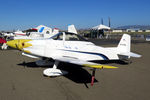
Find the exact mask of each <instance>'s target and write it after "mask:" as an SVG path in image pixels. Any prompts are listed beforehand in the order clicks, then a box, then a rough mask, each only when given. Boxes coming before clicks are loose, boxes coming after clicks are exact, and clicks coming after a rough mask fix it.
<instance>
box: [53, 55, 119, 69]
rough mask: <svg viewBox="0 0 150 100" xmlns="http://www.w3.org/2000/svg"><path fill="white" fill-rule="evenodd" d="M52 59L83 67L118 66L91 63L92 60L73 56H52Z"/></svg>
mask: <svg viewBox="0 0 150 100" xmlns="http://www.w3.org/2000/svg"><path fill="white" fill-rule="evenodd" d="M53 59H54V60H57V61H61V62H67V63H72V64H77V65H82V66H84V67H91V68H98V69H102V68H109V69H113V68H118V67H114V66H108V65H101V64H97V63H93V62H88V61H83V60H79V59H75V58H70V57H53Z"/></svg>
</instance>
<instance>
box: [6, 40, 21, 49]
mask: <svg viewBox="0 0 150 100" xmlns="http://www.w3.org/2000/svg"><path fill="white" fill-rule="evenodd" d="M6 44H7V45H8V46H10V47H12V48H17V45H18V41H17V40H11V41H7V43H6Z"/></svg>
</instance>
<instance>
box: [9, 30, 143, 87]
mask: <svg viewBox="0 0 150 100" xmlns="http://www.w3.org/2000/svg"><path fill="white" fill-rule="evenodd" d="M7 44H8V45H9V46H11V47H13V48H17V49H19V50H22V51H23V52H24V53H23V54H24V55H26V56H28V57H32V58H43V59H47V61H49V62H51V64H53V68H48V69H45V70H44V71H43V74H44V75H46V76H60V75H64V74H67V73H68V72H67V71H64V70H60V69H57V66H58V64H59V62H67V63H72V64H77V65H82V66H85V67H90V68H93V73H92V81H91V85H93V83H94V77H95V70H96V69H97V68H98V69H102V68H117V67H114V66H108V65H101V64H97V63H94V61H97V60H122V59H128V58H130V57H141V55H138V54H135V53H132V52H130V44H131V37H130V35H127V34H124V35H123V37H122V38H121V41H120V42H119V44H118V46H117V47H109V48H104V47H100V46H96V45H94V44H93V43H91V42H88V41H87V40H85V39H84V38H83V37H81V36H79V35H77V34H75V33H70V32H60V33H57V34H55V35H53V36H52V37H51V38H49V39H43V40H31V39H29V40H23V39H22V40H12V41H8V42H7ZM53 62H54V63H53ZM36 64H39V65H41V64H43V63H41V62H38V63H36Z"/></svg>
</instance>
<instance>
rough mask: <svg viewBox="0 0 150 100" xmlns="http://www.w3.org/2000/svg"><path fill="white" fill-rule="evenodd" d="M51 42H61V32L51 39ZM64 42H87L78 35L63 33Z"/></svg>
mask: <svg viewBox="0 0 150 100" xmlns="http://www.w3.org/2000/svg"><path fill="white" fill-rule="evenodd" d="M51 38H52V39H53V40H63V32H60V33H58V34H56V35H54V36H52V37H51ZM65 41H87V40H86V39H84V38H83V37H81V36H80V35H77V34H74V33H70V32H65Z"/></svg>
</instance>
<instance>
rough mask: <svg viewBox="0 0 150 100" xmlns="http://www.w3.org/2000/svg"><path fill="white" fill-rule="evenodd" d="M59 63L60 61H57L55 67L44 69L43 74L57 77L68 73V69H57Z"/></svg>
mask: <svg viewBox="0 0 150 100" xmlns="http://www.w3.org/2000/svg"><path fill="white" fill-rule="evenodd" d="M58 64H59V61H55V63H54V65H53V68H47V69H45V70H44V71H43V75H45V76H49V77H55V76H61V75H66V74H68V72H67V71H64V70H60V69H57V66H58Z"/></svg>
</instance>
